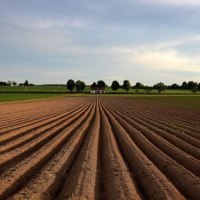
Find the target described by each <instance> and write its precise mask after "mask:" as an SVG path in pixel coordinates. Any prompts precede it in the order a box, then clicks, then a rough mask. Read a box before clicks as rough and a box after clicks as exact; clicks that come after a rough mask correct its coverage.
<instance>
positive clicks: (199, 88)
mask: <svg viewBox="0 0 200 200" xmlns="http://www.w3.org/2000/svg"><path fill="white" fill-rule="evenodd" d="M198 90H199V91H200V83H199V84H198Z"/></svg>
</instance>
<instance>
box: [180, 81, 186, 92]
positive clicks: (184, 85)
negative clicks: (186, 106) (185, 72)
mask: <svg viewBox="0 0 200 200" xmlns="http://www.w3.org/2000/svg"><path fill="white" fill-rule="evenodd" d="M181 88H182V89H184V90H187V89H188V84H187V82H186V81H184V82H183V83H182V86H181Z"/></svg>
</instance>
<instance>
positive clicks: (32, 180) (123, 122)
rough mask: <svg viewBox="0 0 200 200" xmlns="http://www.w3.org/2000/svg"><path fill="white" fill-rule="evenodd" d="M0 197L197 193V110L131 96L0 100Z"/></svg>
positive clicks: (156, 199)
mask: <svg viewBox="0 0 200 200" xmlns="http://www.w3.org/2000/svg"><path fill="white" fill-rule="evenodd" d="M0 111H1V115H0V199H2V200H4V199H11V200H12V199H13V200H20V199H26V200H27V199H30V200H32V199H33V200H40V199H41V200H51V199H58V200H62V199H81V200H82V199H110V200H116V199H122V200H123V199H124V200H128V199H136V200H140V199H151V200H160V199H166V200H168V199H171V200H174V199H176V200H179V199H191V200H199V199H200V117H199V115H198V113H195V112H194V113H193V112H190V111H189V110H179V109H177V110H176V109H174V108H173V109H172V108H167V107H162V106H159V107H158V106H157V107H155V108H153V107H152V104H151V107H150V106H149V105H148V104H147V103H144V102H139V101H134V99H130V98H115V97H87V98H86V97H63V98H58V99H54V100H43V101H36V102H20V103H11V104H1V105H0Z"/></svg>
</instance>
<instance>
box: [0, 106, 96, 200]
mask: <svg viewBox="0 0 200 200" xmlns="http://www.w3.org/2000/svg"><path fill="white" fill-rule="evenodd" d="M91 109H92V108H90V110H89V111H88V112H87V113H85V114H84V115H83V117H82V118H80V119H79V120H76V122H75V124H74V125H73V126H70V127H69V128H68V129H63V130H59V132H60V133H59V135H57V136H56V137H55V138H54V139H53V140H51V142H49V143H47V144H46V145H44V146H43V147H42V148H41V149H40V150H39V151H36V152H33V154H32V155H31V156H29V157H28V158H27V159H24V160H22V161H21V162H19V163H18V164H15V166H13V167H12V168H11V169H8V170H6V171H4V172H3V173H2V174H1V179H0V185H2V186H3V187H1V188H0V198H8V196H10V195H12V194H13V193H15V192H16V191H17V190H19V189H20V188H21V187H22V186H23V185H24V183H25V182H26V180H28V179H29V178H30V177H32V176H33V175H34V174H35V172H37V170H39V169H40V168H41V167H42V166H43V165H44V164H45V163H46V162H47V161H48V160H50V159H51V158H52V157H53V156H54V155H55V154H56V153H57V152H58V151H59V149H61V148H62V146H63V145H64V144H65V143H66V142H67V141H68V139H69V138H70V136H71V135H72V134H73V133H74V132H75V131H76V130H78V129H79V128H80V127H81V125H82V124H83V123H84V121H85V119H86V118H87V117H88V116H89V114H90V112H91Z"/></svg>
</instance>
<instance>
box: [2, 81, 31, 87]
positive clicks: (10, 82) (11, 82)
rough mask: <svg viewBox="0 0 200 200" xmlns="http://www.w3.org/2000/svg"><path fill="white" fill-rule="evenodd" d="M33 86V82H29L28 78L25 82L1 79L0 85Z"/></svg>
mask: <svg viewBox="0 0 200 200" xmlns="http://www.w3.org/2000/svg"><path fill="white" fill-rule="evenodd" d="M17 85H18V86H33V85H34V84H33V83H29V82H28V80H25V81H24V83H17V82H16V81H10V80H9V81H7V82H5V81H0V86H17Z"/></svg>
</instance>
